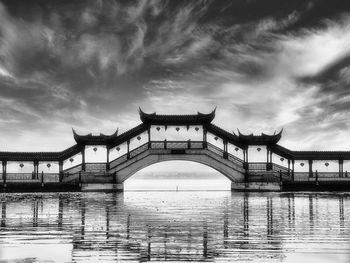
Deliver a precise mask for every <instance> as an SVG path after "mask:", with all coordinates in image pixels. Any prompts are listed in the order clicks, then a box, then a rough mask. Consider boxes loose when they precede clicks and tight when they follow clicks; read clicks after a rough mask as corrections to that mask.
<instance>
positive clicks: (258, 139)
mask: <svg viewBox="0 0 350 263" xmlns="http://www.w3.org/2000/svg"><path fill="white" fill-rule="evenodd" d="M282 131H283V129H281V131H280V132H279V133H277V134H276V132H275V133H274V134H272V135H268V134H265V133H261V135H253V133H252V134H249V135H245V134H242V133H241V132H240V131H239V130H238V138H239V141H240V142H241V143H242V144H248V145H275V144H276V143H278V141H279V140H280V139H281V137H282Z"/></svg>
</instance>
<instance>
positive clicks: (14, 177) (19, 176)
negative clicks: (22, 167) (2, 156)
mask: <svg viewBox="0 0 350 263" xmlns="http://www.w3.org/2000/svg"><path fill="white" fill-rule="evenodd" d="M40 178H41V177H40V174H39V176H38V177H37V175H36V174H35V173H6V182H16V183H24V182H26V183H37V182H40Z"/></svg>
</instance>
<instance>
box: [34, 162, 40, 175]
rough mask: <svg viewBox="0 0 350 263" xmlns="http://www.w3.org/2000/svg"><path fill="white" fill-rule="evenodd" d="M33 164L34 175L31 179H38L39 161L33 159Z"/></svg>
mask: <svg viewBox="0 0 350 263" xmlns="http://www.w3.org/2000/svg"><path fill="white" fill-rule="evenodd" d="M33 164H34V177H35V178H33V179H39V161H37V160H35V161H34V162H33Z"/></svg>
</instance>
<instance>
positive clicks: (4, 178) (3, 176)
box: [2, 161, 7, 187]
mask: <svg viewBox="0 0 350 263" xmlns="http://www.w3.org/2000/svg"><path fill="white" fill-rule="evenodd" d="M6 168H7V161H2V182H3V185H4V187H6Z"/></svg>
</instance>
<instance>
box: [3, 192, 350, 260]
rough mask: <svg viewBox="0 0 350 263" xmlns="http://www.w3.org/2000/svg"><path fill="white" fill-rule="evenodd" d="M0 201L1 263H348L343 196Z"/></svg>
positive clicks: (161, 195) (10, 197)
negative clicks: (233, 262) (154, 261)
mask: <svg viewBox="0 0 350 263" xmlns="http://www.w3.org/2000/svg"><path fill="white" fill-rule="evenodd" d="M0 201H1V209H2V217H1V231H0V262H97V261H99V262H107V261H113V262H116V261H117V262H124V261H128V262H140V261H149V260H157V261H175V262H178V261H194V262H203V261H207V262H232V261H237V262H246V261H249V262H350V195H349V194H346V193H249V194H247V193H231V192H230V191H210V192H208V191H192V192H190V191H177V192H176V191H162V192H133V191H127V192H124V193H118V194H117V193H43V194H0ZM15 260H16V261H15Z"/></svg>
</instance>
